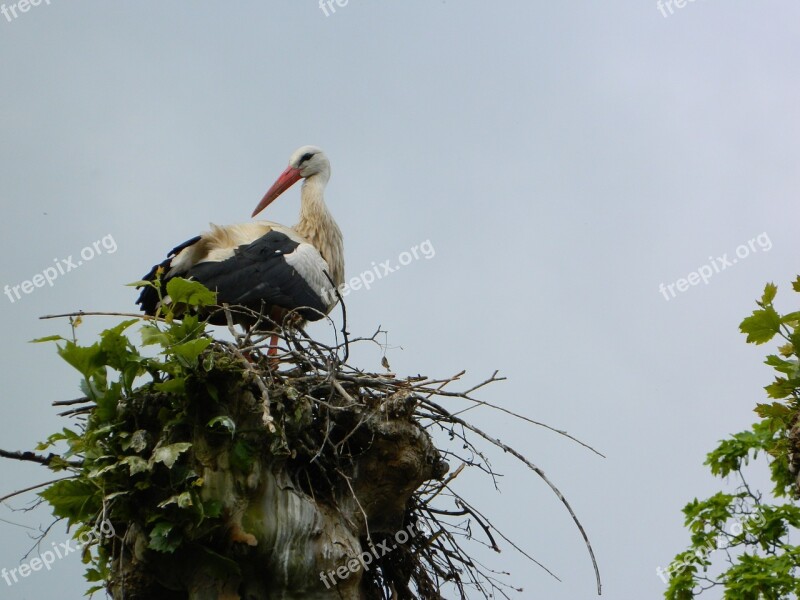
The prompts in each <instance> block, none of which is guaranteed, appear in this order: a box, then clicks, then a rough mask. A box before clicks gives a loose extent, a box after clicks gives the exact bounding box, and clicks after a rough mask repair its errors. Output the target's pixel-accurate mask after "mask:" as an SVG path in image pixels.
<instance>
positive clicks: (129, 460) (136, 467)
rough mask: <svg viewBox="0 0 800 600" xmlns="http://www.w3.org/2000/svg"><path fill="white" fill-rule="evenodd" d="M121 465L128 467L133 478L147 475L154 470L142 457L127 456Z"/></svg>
mask: <svg viewBox="0 0 800 600" xmlns="http://www.w3.org/2000/svg"><path fill="white" fill-rule="evenodd" d="M120 463H121V464H123V465H126V466H127V467H128V469H129V471H130V474H131V476H133V475H138V474H139V473H145V472H147V471H150V470H151V469H152V466H151V465H150V463H149V462H147V461H146V460H145V459H143V458H142V457H141V456H126V457H125V458H123V459H122V460H121V461H120Z"/></svg>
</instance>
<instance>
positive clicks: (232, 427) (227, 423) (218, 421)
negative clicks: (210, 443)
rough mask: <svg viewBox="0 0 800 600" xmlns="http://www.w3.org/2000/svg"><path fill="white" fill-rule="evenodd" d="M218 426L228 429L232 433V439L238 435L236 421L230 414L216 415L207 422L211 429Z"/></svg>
mask: <svg viewBox="0 0 800 600" xmlns="http://www.w3.org/2000/svg"><path fill="white" fill-rule="evenodd" d="M217 426H219V427H222V428H224V429H227V430H228V433H230V434H231V439H232V438H233V437H234V435H236V423H234V421H233V419H231V418H230V417H228V416H225V415H221V416H219V417H214V418H213V419H211V420H210V421H209V422H208V423H207V424H206V427H208V428H209V429H214V428H216V427H217Z"/></svg>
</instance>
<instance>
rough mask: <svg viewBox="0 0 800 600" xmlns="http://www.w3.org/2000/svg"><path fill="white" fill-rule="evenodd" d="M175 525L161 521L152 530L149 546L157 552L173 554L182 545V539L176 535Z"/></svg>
mask: <svg viewBox="0 0 800 600" xmlns="http://www.w3.org/2000/svg"><path fill="white" fill-rule="evenodd" d="M174 527H175V526H174V525H173V524H172V523H168V522H166V521H159V522H158V523H156V524H155V526H154V527H153V529H151V530H150V543H149V546H150V548H152V549H153V550H155V551H156V552H166V553H170V554H171V553H173V552H175V550H177V549H178V546H180V545H181V538H180V536H178V535H174V534H173V533H174V532H173V529H174Z"/></svg>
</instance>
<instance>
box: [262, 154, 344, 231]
mask: <svg viewBox="0 0 800 600" xmlns="http://www.w3.org/2000/svg"><path fill="white" fill-rule="evenodd" d="M330 176H331V163H330V162H329V161H328V157H327V156H325V153H324V152H323V151H322V150H320V149H319V148H317V147H316V146H301V147H300V148H298V149H297V150H295V151H294V152H293V153H292V156H291V157H290V158H289V166H288V167H286V170H285V171H284V172H283V173H281V175H280V177H278V179H277V180H276V181H275V183H273V184H272V187H271V188H269V190H268V191H267V193H266V194H264V197H263V198H262V199H261V202H259V203H258V206H256V209H255V210H254V211H253V215H252V216H254V217H255V216H256V215H257V214H258V213H260V212H261V211H262V210H264V209H265V208H266V207H267V206H268V205H269V204H270V203H271V202H272V201H273V200H275V198H277V197H278V196H280V195H281V194H282V193H283V192H285V191H286V190H288V189H289V188H290V187H292V186H293V185H294V184H295V183H297V182H298V181H299V180H300V179H306V180H307V179H311V178H312V177H313V178H314V179H315V180H320V181H321V182H322V184H323V185H324V184H325V183H327V182H328V179H330Z"/></svg>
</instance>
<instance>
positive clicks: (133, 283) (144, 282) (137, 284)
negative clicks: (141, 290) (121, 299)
mask: <svg viewBox="0 0 800 600" xmlns="http://www.w3.org/2000/svg"><path fill="white" fill-rule="evenodd" d="M125 285H126V286H127V287H137V288H138V287H157V286H156V285H155V284H154V283H153V282H152V281H147V280H145V279H140V280H139V281H131V282H130V283H126V284H125Z"/></svg>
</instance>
